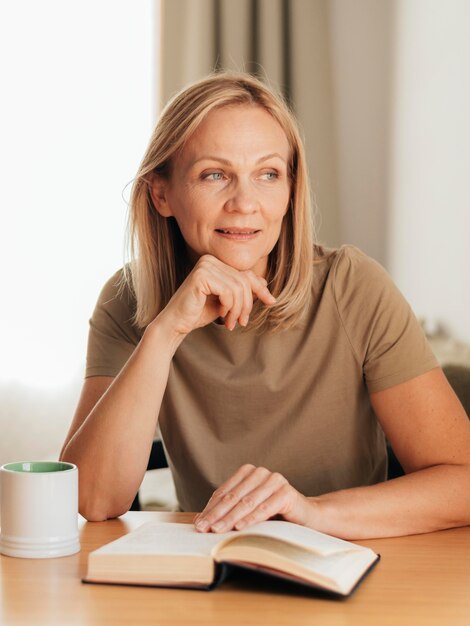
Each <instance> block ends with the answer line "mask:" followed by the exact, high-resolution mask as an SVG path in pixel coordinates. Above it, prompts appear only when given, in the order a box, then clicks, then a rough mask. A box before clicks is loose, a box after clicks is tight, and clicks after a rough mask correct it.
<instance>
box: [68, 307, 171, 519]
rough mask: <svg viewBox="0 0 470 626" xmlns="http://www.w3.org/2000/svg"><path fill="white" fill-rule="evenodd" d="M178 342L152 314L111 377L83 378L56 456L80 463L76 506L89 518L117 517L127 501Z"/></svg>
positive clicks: (131, 495)
mask: <svg viewBox="0 0 470 626" xmlns="http://www.w3.org/2000/svg"><path fill="white" fill-rule="evenodd" d="M178 341H181V339H178V338H177V337H176V336H175V335H174V334H172V333H171V332H170V331H167V330H166V327H165V325H164V324H163V323H161V321H160V320H158V319H157V320H156V321H155V322H153V323H152V324H151V325H149V326H148V327H147V329H146V331H145V333H144V335H143V337H142V339H141V341H140V343H139V345H138V346H137V348H136V349H135V351H134V353H133V354H132V356H131V357H130V358H129V360H128V361H127V363H126V365H125V366H124V367H123V369H122V370H121V372H120V373H119V375H118V376H117V377H116V378H115V379H114V380H112V379H109V378H108V377H101V376H100V377H97V378H98V379H99V380H97V381H94V379H93V378H89V379H86V381H85V384H84V388H83V391H82V395H81V399H80V403H79V405H78V407H77V411H76V415H75V418H74V421H73V423H72V426H71V429H70V432H69V434H68V436H67V439H66V441H65V443H64V446H63V448H62V452H61V455H60V458H61V460H64V461H69V462H71V463H76V465H77V466H78V468H79V473H80V481H79V510H80V513H81V514H82V515H83V516H84V517H86V518H87V519H88V520H91V521H100V520H105V519H108V518H111V517H116V516H118V515H121V514H122V513H124V512H125V511H127V510H128V508H129V506H130V505H131V503H132V501H133V499H134V497H135V494H136V492H137V490H138V488H139V485H140V483H141V481H142V478H143V475H144V473H145V470H146V469H147V463H148V457H149V454H150V448H151V445H152V441H153V438H154V435H155V428H156V424H157V417H158V411H159V408H160V405H161V401H162V398H163V394H164V391H165V388H166V384H167V380H168V372H169V367H170V363H171V359H172V358H173V354H174V352H175V351H176V348H177V347H178ZM109 383H110V384H109ZM100 394H102V395H101V397H100Z"/></svg>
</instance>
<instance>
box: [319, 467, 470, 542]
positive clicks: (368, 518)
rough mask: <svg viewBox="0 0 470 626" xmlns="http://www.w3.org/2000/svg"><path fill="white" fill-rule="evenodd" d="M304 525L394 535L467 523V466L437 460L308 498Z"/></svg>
mask: <svg viewBox="0 0 470 626" xmlns="http://www.w3.org/2000/svg"><path fill="white" fill-rule="evenodd" d="M308 500H309V502H310V504H311V509H310V518H309V520H308V522H307V525H308V526H311V527H312V528H315V529H316V530H319V531H321V532H325V533H328V534H331V535H335V536H337V537H342V538H343V539H368V538H372V537H376V538H377V537H394V536H400V535H411V534H418V533H425V532H432V531H435V530H439V529H443V528H452V527H456V526H466V525H467V524H470V468H469V467H468V466H463V465H436V466H434V467H429V468H426V469H424V470H420V471H417V472H414V473H412V474H407V475H406V476H401V477H400V478H396V479H394V480H390V481H387V482H384V483H379V484H376V485H372V486H370V487H357V488H354V489H345V490H341V491H336V492H332V493H328V494H324V495H322V496H318V497H313V498H308Z"/></svg>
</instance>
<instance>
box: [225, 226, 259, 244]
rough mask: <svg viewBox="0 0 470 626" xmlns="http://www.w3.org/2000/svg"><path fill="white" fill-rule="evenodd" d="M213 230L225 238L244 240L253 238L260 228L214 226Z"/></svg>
mask: <svg viewBox="0 0 470 626" xmlns="http://www.w3.org/2000/svg"><path fill="white" fill-rule="evenodd" d="M215 232H216V233H217V234H219V235H221V236H222V237H225V238H226V239H231V240H233V241H246V240H248V239H254V238H255V237H256V236H257V235H258V233H260V232H261V230H258V229H255V228H216V229H215Z"/></svg>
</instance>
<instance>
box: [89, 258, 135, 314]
mask: <svg viewBox="0 0 470 626" xmlns="http://www.w3.org/2000/svg"><path fill="white" fill-rule="evenodd" d="M98 303H100V304H102V305H109V304H113V303H115V304H117V303H119V304H120V305H121V306H129V307H132V306H133V305H135V296H134V293H133V290H132V282H131V278H130V272H129V268H128V266H125V267H121V268H120V269H119V270H117V272H115V273H114V274H113V275H112V276H111V277H110V278H108V280H107V281H106V282H105V283H104V285H103V287H102V288H101V292H100V295H99V298H98Z"/></svg>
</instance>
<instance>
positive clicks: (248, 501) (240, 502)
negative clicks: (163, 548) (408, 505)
mask: <svg viewBox="0 0 470 626" xmlns="http://www.w3.org/2000/svg"><path fill="white" fill-rule="evenodd" d="M270 476H271V472H270V471H269V470H267V469H265V468H264V467H257V468H255V469H254V470H253V471H252V472H251V474H249V475H248V476H247V477H246V478H245V479H244V480H242V481H241V482H240V483H239V484H238V485H235V486H234V487H233V488H232V489H228V490H225V491H221V492H220V493H219V494H218V493H217V492H216V493H215V494H214V498H213V499H212V500H210V501H209V502H208V504H207V506H206V509H205V510H204V511H203V512H202V513H201V516H200V519H199V520H198V524H199V527H201V525H202V522H203V521H205V522H206V524H205V528H206V530H209V529H210V528H213V525H214V524H216V523H217V522H219V521H220V520H224V519H225V518H226V517H227V516H228V514H232V512H233V510H234V509H237V507H238V509H239V513H238V514H236V515H235V517H233V516H232V517H230V519H231V520H232V519H235V520H238V519H239V518H240V517H241V516H242V515H245V514H246V513H247V512H248V511H249V510H250V508H253V507H254V506H256V505H257V504H258V501H253V499H252V494H253V493H256V494H258V496H257V497H262V496H261V495H259V492H258V491H256V490H257V489H258V488H259V487H260V485H263V484H265V483H266V482H267V480H268V479H269V477H270ZM284 480H285V479H284ZM272 488H273V487H271V486H270V487H268V490H269V489H271V490H272ZM267 495H268V493H267V491H266V492H265V493H264V496H263V497H266V496H267Z"/></svg>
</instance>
